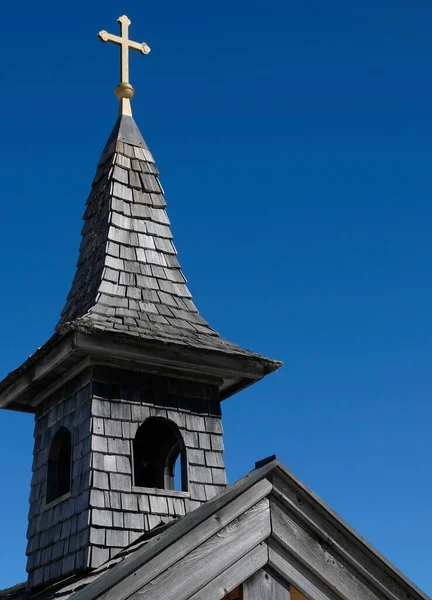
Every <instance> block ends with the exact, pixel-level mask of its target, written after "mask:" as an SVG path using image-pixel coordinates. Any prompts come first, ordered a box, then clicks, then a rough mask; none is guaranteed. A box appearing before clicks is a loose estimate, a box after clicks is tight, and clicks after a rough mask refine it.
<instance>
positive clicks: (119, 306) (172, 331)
mask: <svg viewBox="0 0 432 600" xmlns="http://www.w3.org/2000/svg"><path fill="white" fill-rule="evenodd" d="M84 220H85V224H84V227H83V230H82V242H81V246H80V255H79V260H78V266H77V271H76V275H75V278H74V281H73V285H72V288H71V291H70V293H69V295H68V299H67V303H66V306H65V308H64V310H63V312H62V317H61V321H60V323H59V325H58V327H60V326H62V325H64V324H65V323H68V322H72V321H78V320H79V321H80V323H81V324H83V322H86V323H87V324H88V325H89V326H91V327H94V328H96V329H99V330H104V331H121V332H124V333H127V334H130V335H133V336H138V337H143V338H151V339H160V340H163V341H172V342H181V343H186V344H188V345H192V346H195V347H202V346H205V347H211V348H220V349H221V348H224V347H226V346H227V345H228V346H231V347H232V349H234V348H236V349H239V348H238V347H237V346H235V345H234V344H230V343H229V342H226V341H224V340H222V339H221V338H220V337H219V335H218V333H217V332H216V331H214V330H213V329H212V328H211V327H210V326H209V325H208V323H207V322H206V321H205V320H204V319H203V318H202V317H201V315H200V314H199V312H198V310H197V308H196V307H195V305H194V303H193V302H192V297H191V294H190V292H189V289H188V287H187V286H186V279H185V277H184V275H183V273H182V271H181V268H180V264H179V262H178V260H177V253H176V249H175V247H174V244H173V236H172V233H171V230H170V221H169V219H168V215H167V212H166V202H165V199H164V196H163V190H162V186H161V184H160V182H159V171H158V170H157V168H156V166H155V163H154V159H153V156H152V154H151V152H150V151H149V149H148V147H147V145H146V144H145V142H144V139H143V137H142V135H141V133H140V132H139V129H138V127H137V125H136V123H135V121H134V120H133V118H132V117H131V116H126V115H121V116H120V117H119V118H118V120H117V123H116V125H115V127H114V129H113V131H112V133H111V135H110V137H109V140H108V142H107V145H106V147H105V149H104V151H103V152H102V156H101V159H100V161H99V165H98V168H97V173H96V177H95V179H94V182H93V188H92V191H91V193H90V196H89V198H88V200H87V209H86V211H85V215H84Z"/></svg>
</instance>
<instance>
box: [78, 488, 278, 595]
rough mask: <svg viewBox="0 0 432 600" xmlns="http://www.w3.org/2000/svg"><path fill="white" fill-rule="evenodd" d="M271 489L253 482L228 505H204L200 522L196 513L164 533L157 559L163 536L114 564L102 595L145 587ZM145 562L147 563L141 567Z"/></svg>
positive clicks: (103, 583) (96, 583) (214, 502)
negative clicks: (120, 562) (155, 551)
mask: <svg viewBox="0 0 432 600" xmlns="http://www.w3.org/2000/svg"><path fill="white" fill-rule="evenodd" d="M271 489H272V487H271V484H270V483H269V482H268V481H267V480H263V481H259V482H258V483H256V484H255V485H253V486H252V487H251V488H250V489H249V490H247V491H245V492H244V493H243V494H242V495H241V496H238V497H234V498H233V500H232V502H230V503H229V504H226V505H225V506H224V505H223V504H222V505H221V504H219V506H220V508H218V499H215V500H213V501H211V502H209V503H207V505H204V506H203V507H202V509H201V510H200V512H202V513H204V515H206V517H207V518H206V520H204V521H203V522H201V523H200V522H199V521H197V519H198V518H199V516H200V515H198V514H194V513H191V514H189V515H187V516H186V517H185V518H184V519H183V521H182V522H180V523H178V524H177V525H175V526H174V527H172V528H170V529H169V530H168V531H166V532H165V534H164V535H163V537H164V538H165V539H164V542H165V543H164V544H163V545H162V544H159V546H161V547H160V548H159V552H158V553H157V554H156V560H152V559H153V558H155V554H152V548H153V547H154V548H155V550H156V548H157V546H158V545H157V542H161V541H162V540H161V538H160V537H159V538H156V539H155V540H152V542H150V543H149V544H148V545H147V546H146V547H145V548H144V549H143V551H142V552H138V553H135V555H132V556H131V557H130V558H127V559H125V560H124V561H123V562H122V564H121V565H117V566H116V567H114V569H113V570H112V571H111V573H110V574H109V577H107V576H106V577H105V581H104V582H100V583H102V585H104V588H105V589H103V590H102V591H103V592H105V593H104V595H103V596H101V598H103V600H125V599H126V598H128V597H129V596H130V595H131V594H133V593H134V592H136V591H137V590H138V589H140V587H143V586H145V585H146V584H147V583H148V582H149V581H151V580H152V579H154V578H155V577H157V576H158V575H159V574H160V573H161V572H163V571H164V570H166V569H168V568H169V567H170V566H171V565H173V564H174V563H176V562H177V561H179V560H180V559H181V558H183V557H184V556H185V555H186V554H187V553H188V552H191V551H192V550H194V549H195V548H196V547H197V546H199V545H200V544H202V543H203V542H205V541H206V540H207V539H209V538H210V537H211V536H213V535H215V534H216V533H217V532H218V531H219V530H220V529H222V528H223V527H225V526H227V525H228V524H229V523H230V522H232V521H233V520H234V519H237V518H238V517H239V516H240V515H242V514H243V513H244V512H245V511H247V510H248V509H250V508H251V507H252V506H254V504H256V503H257V502H259V501H260V500H262V499H263V498H265V497H266V496H267V495H268V494H269V493H270V491H271ZM233 491H235V490H233ZM227 495H228V494H227ZM212 508H213V509H212ZM161 537H162V536H161ZM146 556H147V557H148V558H147V560H145V557H146ZM238 558H240V557H238ZM140 559H141V561H140ZM143 559H144V561H145V562H144V561H143ZM142 564H144V565H145V566H144V567H143V568H140V567H141V565H142ZM136 569H138V570H139V571H138V572H139V576H138V575H134V573H135V570H136ZM94 586H95V588H96V590H97V589H98V588H99V585H98V582H95V584H94ZM105 586H106V587H105ZM89 592H90V595H89V597H93V595H92V594H91V590H87V593H86V590H83V591H82V592H81V593H80V592H78V594H79V597H78V596H77V598H76V600H87V596H88V593H89ZM96 593H97V592H96ZM100 593H101V592H99V594H100ZM99 594H97V595H99Z"/></svg>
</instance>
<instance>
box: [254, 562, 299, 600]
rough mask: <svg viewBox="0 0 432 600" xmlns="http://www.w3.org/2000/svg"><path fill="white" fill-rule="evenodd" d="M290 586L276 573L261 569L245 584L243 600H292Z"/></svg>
mask: <svg viewBox="0 0 432 600" xmlns="http://www.w3.org/2000/svg"><path fill="white" fill-rule="evenodd" d="M290 598H291V596H290V588H289V584H288V583H287V582H286V581H284V580H281V579H280V578H279V577H278V576H277V575H276V574H275V573H274V572H272V571H268V570H265V569H260V570H259V571H257V572H256V573H255V574H254V575H252V577H250V578H249V579H248V580H247V581H245V582H244V583H243V600H290Z"/></svg>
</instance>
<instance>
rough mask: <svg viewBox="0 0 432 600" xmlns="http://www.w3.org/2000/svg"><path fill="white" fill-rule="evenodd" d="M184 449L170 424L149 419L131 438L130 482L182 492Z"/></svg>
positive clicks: (184, 488)
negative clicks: (131, 465)
mask: <svg viewBox="0 0 432 600" xmlns="http://www.w3.org/2000/svg"><path fill="white" fill-rule="evenodd" d="M184 457H185V449H184V445H183V440H182V438H181V435H180V432H179V430H178V428H177V426H176V425H175V424H174V423H171V422H169V421H166V420H165V419H158V418H151V419H147V421H144V423H143V424H142V425H141V426H140V427H139V428H138V431H137V433H136V436H135V439H134V441H133V465H134V484H135V485H136V486H138V487H147V488H158V489H165V490H175V489H177V490H183V491H186V489H187V483H186V472H185V460H184Z"/></svg>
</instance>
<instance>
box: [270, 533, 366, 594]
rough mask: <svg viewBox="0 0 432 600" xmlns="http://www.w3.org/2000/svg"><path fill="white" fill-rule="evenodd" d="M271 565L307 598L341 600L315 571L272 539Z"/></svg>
mask: <svg viewBox="0 0 432 600" xmlns="http://www.w3.org/2000/svg"><path fill="white" fill-rule="evenodd" d="M269 566H270V567H271V568H272V569H274V570H275V571H276V572H277V573H279V575H280V576H281V577H283V578H284V579H286V580H287V581H289V582H290V583H291V584H293V585H294V586H295V587H296V589H297V590H299V591H300V592H301V593H302V594H303V595H304V596H305V598H307V600H339V598H338V597H337V596H336V595H334V594H333V593H332V592H331V591H330V590H329V589H328V588H326V586H325V585H323V583H322V582H321V581H319V580H318V579H317V578H316V577H315V576H314V575H313V573H311V572H310V571H308V569H306V568H305V567H304V565H302V564H301V563H300V562H299V561H298V560H296V559H295V558H294V557H293V556H291V555H290V554H288V552H286V551H285V550H284V549H283V548H281V546H279V545H278V544H276V542H274V541H273V540H272V539H270V541H269ZM351 600H357V599H354V598H351Z"/></svg>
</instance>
